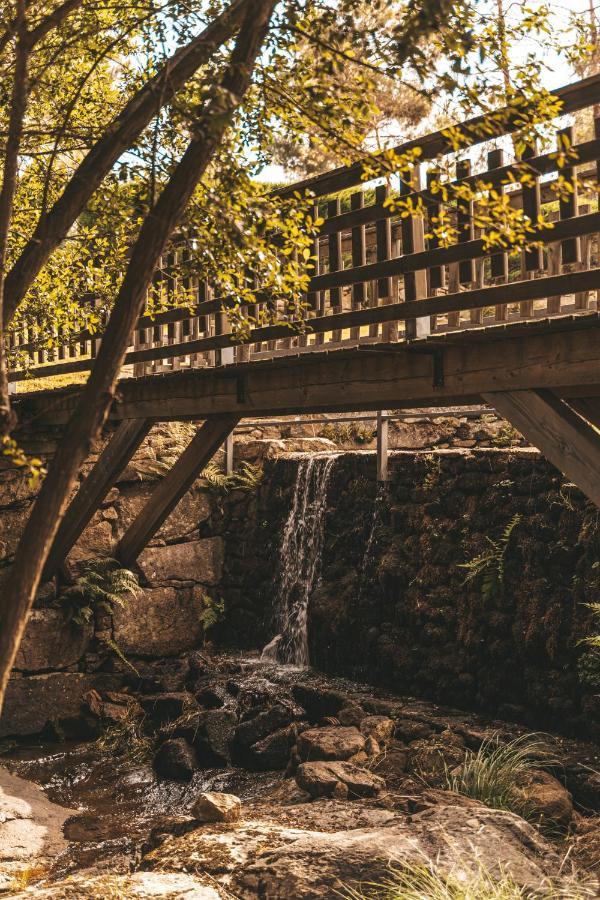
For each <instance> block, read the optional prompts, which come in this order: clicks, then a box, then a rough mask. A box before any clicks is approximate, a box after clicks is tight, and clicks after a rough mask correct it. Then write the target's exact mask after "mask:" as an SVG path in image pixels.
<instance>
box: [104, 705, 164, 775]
mask: <svg viewBox="0 0 600 900" xmlns="http://www.w3.org/2000/svg"><path fill="white" fill-rule="evenodd" d="M96 746H97V747H98V749H99V750H100V752H101V753H102V754H103V755H105V756H123V757H125V758H126V759H128V760H131V762H135V763H143V762H148V761H149V760H150V759H151V757H152V751H153V747H154V745H153V742H152V740H151V739H150V738H149V737H148V735H146V734H144V730H143V720H141V719H140V718H139V717H138V716H136V715H135V712H134V710H128V711H127V715H126V716H125V717H124V718H123V719H122V720H121V721H120V722H118V723H117V724H115V725H111V726H110V727H109V728H107V729H106V731H105V732H104V733H103V734H102V736H101V737H99V738H98V740H97V742H96Z"/></svg>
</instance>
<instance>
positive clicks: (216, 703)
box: [195, 683, 228, 709]
mask: <svg viewBox="0 0 600 900" xmlns="http://www.w3.org/2000/svg"><path fill="white" fill-rule="evenodd" d="M195 696H196V700H197V701H198V703H199V704H200V706H203V707H204V709H220V708H221V707H222V706H225V703H226V701H227V699H228V694H227V691H226V689H225V687H224V686H223V685H222V684H218V683H214V684H209V685H206V686H205V687H202V688H200V689H198V687H197V686H196V692H195Z"/></svg>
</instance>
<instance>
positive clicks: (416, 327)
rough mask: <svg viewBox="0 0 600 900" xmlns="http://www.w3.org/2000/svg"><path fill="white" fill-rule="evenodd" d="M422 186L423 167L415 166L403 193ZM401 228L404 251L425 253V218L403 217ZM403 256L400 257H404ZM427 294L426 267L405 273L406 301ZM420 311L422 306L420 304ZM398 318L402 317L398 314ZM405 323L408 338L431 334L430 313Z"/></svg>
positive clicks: (415, 299)
mask: <svg viewBox="0 0 600 900" xmlns="http://www.w3.org/2000/svg"><path fill="white" fill-rule="evenodd" d="M420 188H421V169H420V167H419V166H415V167H414V169H413V171H412V177H411V180H410V181H402V184H401V191H400V193H401V194H404V195H405V194H407V193H409V192H410V190H411V189H414V190H420ZM401 230H402V253H403V255H404V254H407V253H423V252H427V251H425V228H424V223H423V219H422V218H419V217H418V216H408V217H407V218H404V219H402V222H401ZM402 258H403V257H400V259H402ZM426 296H427V270H426V268H423V269H420V270H414V271H411V272H407V273H406V274H405V275H404V300H405V303H410V304H412V306H413V307H414V306H415V303H419V304H420V302H421V297H426ZM400 305H401V304H398V303H392V304H390V305H389V306H388V307H387V309H388V310H391V309H392V308H393V307H398V306H400ZM419 312H421V310H420V306H419ZM397 318H402V317H401V316H398V317H397ZM405 321H406V325H405V332H404V334H405V337H406V339H407V340H413V339H414V338H419V337H423V336H424V335H426V334H429V331H430V328H431V323H430V318H429V315H428V314H427V313H426V312H425V311H423V313H422V314H420V315H419V318H416V316H415V318H412V317H407V318H406V320H405Z"/></svg>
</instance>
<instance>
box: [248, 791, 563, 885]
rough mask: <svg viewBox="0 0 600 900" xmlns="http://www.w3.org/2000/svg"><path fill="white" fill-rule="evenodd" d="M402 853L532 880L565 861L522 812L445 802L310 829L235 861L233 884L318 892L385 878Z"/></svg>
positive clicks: (460, 872)
mask: <svg viewBox="0 0 600 900" xmlns="http://www.w3.org/2000/svg"><path fill="white" fill-rule="evenodd" d="M498 848H502V849H501V852H499V850H498ZM404 861H406V862H409V861H410V863H411V864H413V865H415V864H416V865H418V866H423V865H427V864H428V863H431V864H432V865H436V866H437V867H438V868H439V869H440V870H441V871H442V872H450V871H451V872H452V873H453V874H454V876H455V877H458V878H461V877H463V876H464V877H468V876H469V875H471V876H473V877H477V876H478V874H479V873H480V871H481V868H483V869H485V870H486V871H489V872H490V873H492V874H497V875H500V874H502V873H508V874H510V876H511V877H512V878H513V879H514V880H515V881H516V882H517V883H518V884H523V885H527V886H529V887H534V888H537V887H539V885H540V882H542V881H543V879H544V877H546V876H550V875H555V874H556V873H558V871H559V868H560V859H559V857H558V855H557V853H556V851H555V850H554V848H553V847H552V845H551V844H549V843H548V842H547V841H546V840H544V838H542V837H541V836H540V834H539V833H538V832H537V831H536V830H535V828H533V827H532V826H531V825H529V824H528V823H527V822H525V821H524V820H523V819H521V818H519V817H518V816H515V815H513V814H512V813H509V812H500V811H497V810H490V809H487V808H486V807H483V806H479V807H477V808H476V809H473V808H468V809H465V808H461V807H456V806H441V807H435V808H433V809H431V810H426V811H424V812H421V813H418V814H417V815H414V816H412V817H411V818H410V819H400V818H399V817H398V818H397V819H396V821H395V822H394V821H392V822H389V823H387V824H386V825H385V826H384V827H380V828H372V827H371V828H357V829H352V830H350V831H341V832H336V833H333V834H324V833H316V834H315V833H311V832H308V833H307V834H305V835H304V836H302V837H299V838H298V840H296V841H293V842H292V843H286V844H284V845H283V846H280V847H275V849H272V850H267V851H266V852H264V853H262V854H261V855H260V856H259V857H258V859H257V860H256V861H254V862H253V863H252V864H250V865H246V866H244V867H243V868H240V869H238V871H237V874H236V877H235V879H234V882H233V885H232V892H233V893H234V894H235V896H237V897H239V898H241V900H255V898H256V897H261V898H263V900H288V898H290V897H294V898H299V900H300V898H301V900H321V898H323V897H329V896H331V897H333V896H336V895H337V894H338V892H343V891H344V890H346V891H347V889H348V887H349V886H354V887H356V886H357V885H359V884H360V883H363V884H365V883H369V882H375V883H381V882H382V881H386V880H388V879H389V878H390V867H396V868H398V867H401V866H402V863H403V862H404Z"/></svg>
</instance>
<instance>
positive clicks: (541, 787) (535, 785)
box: [517, 770, 573, 827]
mask: <svg viewBox="0 0 600 900" xmlns="http://www.w3.org/2000/svg"><path fill="white" fill-rule="evenodd" d="M517 791H518V793H519V794H520V796H521V797H523V799H524V800H525V802H526V804H527V807H528V809H529V811H530V812H531V815H532V816H533V818H534V819H536V820H538V821H539V822H540V823H543V824H554V825H560V826H563V827H566V826H567V825H569V823H570V822H571V819H572V818H573V798H572V797H571V794H570V793H569V791H568V790H567V789H566V787H565V786H564V785H563V784H561V783H560V781H559V780H558V779H557V778H555V777H554V775H551V774H550V772H544V771H542V770H539V771H536V772H530V773H529V775H528V776H527V779H526V780H524V781H522V782H521V783H520V784H519V786H518V788H517Z"/></svg>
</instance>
